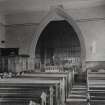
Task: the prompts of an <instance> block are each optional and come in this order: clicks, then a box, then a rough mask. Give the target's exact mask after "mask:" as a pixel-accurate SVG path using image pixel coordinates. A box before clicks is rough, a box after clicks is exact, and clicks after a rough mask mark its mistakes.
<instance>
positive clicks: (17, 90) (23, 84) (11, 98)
mask: <svg viewBox="0 0 105 105" xmlns="http://www.w3.org/2000/svg"><path fill="white" fill-rule="evenodd" d="M57 84H58V85H59V80H48V81H46V80H34V81H33V80H32V79H26V78H25V79H21V78H17V79H15V78H11V79H0V97H2V98H0V104H3V103H5V104H6V103H14V102H15V103H21V104H22V103H28V102H29V100H34V101H36V102H37V101H38V100H40V95H41V93H42V92H43V91H45V92H46V93H48V94H49V88H50V87H52V86H53V87H55V86H56V85H57ZM21 104H19V105H21ZM50 105H51V103H50Z"/></svg>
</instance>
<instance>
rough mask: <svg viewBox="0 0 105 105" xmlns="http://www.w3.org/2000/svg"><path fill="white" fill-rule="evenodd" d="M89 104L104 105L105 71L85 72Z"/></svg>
mask: <svg viewBox="0 0 105 105" xmlns="http://www.w3.org/2000/svg"><path fill="white" fill-rule="evenodd" d="M87 84H88V93H89V99H90V103H91V104H92V105H94V104H95V105H97V104H98V105H99V104H100V105H105V70H97V71H92V70H88V71H87Z"/></svg>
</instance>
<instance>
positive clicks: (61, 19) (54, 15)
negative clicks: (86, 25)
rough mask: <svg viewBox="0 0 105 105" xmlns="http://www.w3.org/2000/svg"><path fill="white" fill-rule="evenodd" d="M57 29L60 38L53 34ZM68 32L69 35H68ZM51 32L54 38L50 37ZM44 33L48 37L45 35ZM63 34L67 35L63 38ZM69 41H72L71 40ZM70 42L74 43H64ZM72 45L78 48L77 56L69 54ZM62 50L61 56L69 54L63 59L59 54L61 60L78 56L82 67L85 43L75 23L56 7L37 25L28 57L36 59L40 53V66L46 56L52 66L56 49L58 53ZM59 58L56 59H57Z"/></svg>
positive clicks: (61, 9) (44, 61)
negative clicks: (64, 53)
mask: <svg viewBox="0 0 105 105" xmlns="http://www.w3.org/2000/svg"><path fill="white" fill-rule="evenodd" d="M54 24H55V27H54ZM56 25H58V27H56ZM65 26H66V28H64V27H65ZM51 27H53V28H52V30H53V31H50V30H51V29H50V28H51ZM59 27H61V28H60V29H59ZM57 28H58V29H59V32H58V34H62V35H61V36H60V35H57V33H56V32H55V31H57ZM47 29H48V31H46V30H47ZM62 29H63V31H62ZM71 30H72V31H71ZM67 31H68V33H67ZM69 31H70V33H71V34H70V33H69ZM50 32H51V34H50ZM52 32H53V34H54V35H55V36H54V35H52ZM46 33H47V34H49V35H45V34H46ZM65 33H66V34H69V35H64V36H63V34H65ZM72 34H73V35H72ZM70 36H71V37H70ZM73 38H74V39H73ZM47 39H48V40H47ZM71 39H73V40H71ZM57 40H58V42H59V43H58V45H56V41H57ZM47 41H49V42H48V43H47ZM51 41H52V42H51ZM54 41H55V42H54ZM70 41H74V42H72V43H69V44H68V43H66V42H70ZM75 42H76V43H75ZM53 43H54V44H53ZM60 43H61V44H60ZM62 43H64V44H62ZM51 44H52V45H51ZM72 44H75V45H74V46H77V47H78V48H77V49H78V51H77V52H78V54H77V55H75V54H74V55H73V53H71V52H73V50H74V49H73V46H72ZM76 44H77V45H76ZM48 45H49V46H50V47H49V46H48ZM38 47H39V49H38ZM41 47H42V48H41ZM44 47H46V48H44ZM56 47H57V48H56ZM62 48H63V50H62V51H61V53H62V54H63V52H67V51H68V52H69V54H68V55H67V54H66V55H64V56H65V57H63V55H62V54H61V56H62V58H64V59H65V58H66V57H68V58H69V57H76V56H79V57H80V59H81V65H82V67H83V66H84V62H85V56H86V49H85V42H84V38H83V35H82V33H81V31H80V29H79V27H78V26H77V24H76V23H75V21H74V20H73V19H72V18H71V17H70V16H69V15H68V14H67V13H66V12H65V11H64V9H63V8H61V7H57V8H55V9H52V10H50V11H49V13H48V15H47V16H46V17H45V18H44V19H43V20H42V21H41V23H40V24H39V26H38V28H37V30H36V33H35V34H34V37H33V41H32V44H31V48H30V55H32V57H35V58H37V56H38V55H37V53H38V52H39V53H40V54H39V58H40V61H41V63H42V64H45V63H46V60H45V59H46V58H47V57H48V56H49V57H51V59H50V61H49V62H50V63H52V64H53V63H54V62H53V59H56V56H55V55H56V54H55V53H56V52H57V51H56V49H58V50H59V51H60V49H62ZM40 49H44V50H41V51H40ZM48 49H50V50H48ZM77 49H75V50H77ZM59 51H58V52H59ZM45 53H46V54H47V55H46V54H45ZM54 54H55V55H54ZM70 54H71V55H70ZM57 56H58V55H57ZM59 58H60V57H59ZM59 58H57V59H59Z"/></svg>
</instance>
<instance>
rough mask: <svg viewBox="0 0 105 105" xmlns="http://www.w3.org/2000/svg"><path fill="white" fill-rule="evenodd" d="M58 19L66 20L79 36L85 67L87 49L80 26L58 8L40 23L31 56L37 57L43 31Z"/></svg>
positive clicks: (32, 45) (32, 44)
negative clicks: (38, 44)
mask: <svg viewBox="0 0 105 105" xmlns="http://www.w3.org/2000/svg"><path fill="white" fill-rule="evenodd" d="M58 18H60V19H59V20H61V19H62V20H66V21H67V22H68V23H69V24H70V25H71V26H72V27H73V29H74V31H75V32H76V33H77V36H78V38H79V41H80V46H81V59H82V66H84V64H85V57H86V48H85V42H84V37H83V35H82V33H81V30H80V29H79V27H78V25H77V24H76V22H75V21H74V20H73V19H72V18H71V16H69V15H68V14H67V13H66V12H65V10H64V9H63V8H61V7H57V8H55V9H52V10H50V11H49V12H48V14H47V16H46V17H44V19H42V21H41V22H40V24H39V26H38V28H37V30H36V32H35V34H34V36H33V40H32V43H31V47H30V56H31V57H32V58H33V57H35V49H36V45H37V42H38V39H39V37H40V35H41V33H42V31H43V30H44V28H45V27H46V26H47V24H48V23H49V22H50V21H52V20H57V19H58Z"/></svg>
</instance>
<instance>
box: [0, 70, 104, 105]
mask: <svg viewBox="0 0 105 105" xmlns="http://www.w3.org/2000/svg"><path fill="white" fill-rule="evenodd" d="M51 69H52V68H51ZM3 75H4V74H2V75H1V77H2V76H3ZM86 77H87V78H86V81H81V80H79V78H78V76H77V74H76V73H75V72H74V71H73V70H71V71H69V72H32V71H27V72H26V71H24V72H22V73H21V74H20V75H17V76H15V77H2V78H1V79H0V105H104V104H105V71H104V70H103V69H99V70H90V69H87V74H86Z"/></svg>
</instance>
